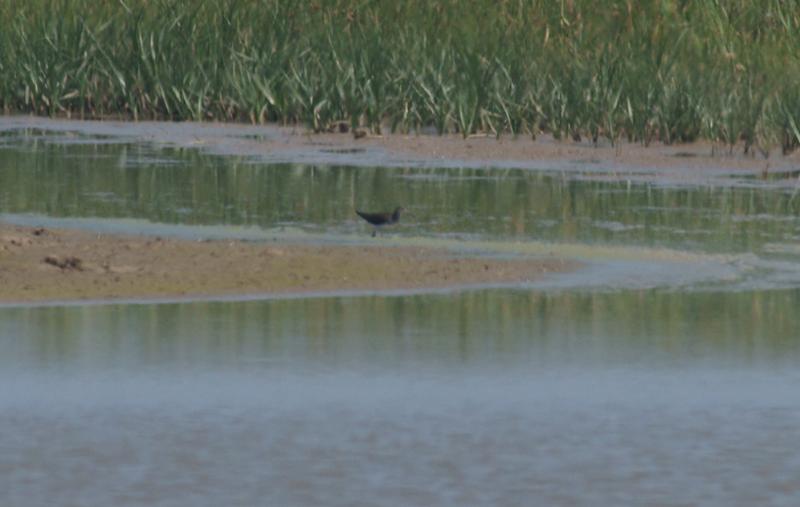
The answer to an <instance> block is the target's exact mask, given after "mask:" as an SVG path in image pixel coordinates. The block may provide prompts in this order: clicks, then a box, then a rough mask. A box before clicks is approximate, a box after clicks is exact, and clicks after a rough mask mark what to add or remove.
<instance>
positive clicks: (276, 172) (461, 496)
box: [0, 131, 800, 506]
mask: <svg viewBox="0 0 800 507" xmlns="http://www.w3.org/2000/svg"><path fill="white" fill-rule="evenodd" d="M390 202H391V203H395V202H397V203H402V204H405V205H406V206H407V207H409V208H410V209H411V210H412V211H413V212H414V216H413V217H410V218H409V219H408V220H407V221H406V224H405V225H404V227H401V228H399V229H398V230H397V231H396V232H395V233H394V234H396V237H400V238H404V237H408V238H419V237H425V238H434V239H441V240H443V241H478V240H479V241H484V242H487V241H488V242H497V243H498V244H504V245H505V244H515V245H516V244H517V243H523V244H525V242H529V241H533V240H534V238H535V239H536V240H542V239H544V240H547V241H552V242H554V243H555V244H556V245H559V244H561V245H565V248H566V245H576V244H577V245H583V246H584V247H585V248H586V249H588V250H586V251H589V252H591V251H592V249H593V248H597V249H600V248H606V247H608V246H609V245H611V246H613V247H615V248H622V247H624V248H628V249H636V248H639V247H647V248H648V249H650V250H645V252H651V253H652V252H654V253H655V254H658V253H659V252H662V251H669V252H687V253H690V254H691V255H696V256H706V255H708V256H712V257H709V258H713V259H716V260H715V262H718V263H719V264H720V265H724V266H725V267H726V268H729V269H728V270H727V271H725V273H727V274H726V275H724V276H722V275H720V277H721V278H725V277H728V278H731V279H733V280H734V281H730V280H727V279H726V280H727V281H726V280H716V281H712V282H709V281H708V279H707V278H704V277H702V276H690V277H688V278H686V281H685V283H683V284H681V285H680V286H679V287H676V286H673V285H670V284H669V283H667V281H668V280H669V279H670V278H674V277H680V276H682V274H681V273H680V272H679V271H680V270H681V269H682V268H680V267H676V265H675V264H663V265H660V264H654V266H656V268H658V266H661V268H662V271H665V270H666V271H665V272H658V269H654V270H653V271H652V272H644V273H641V274H640V275H641V276H643V277H646V278H650V279H651V281H652V283H650V284H647V285H646V288H643V285H642V284H640V283H638V282H637V283H633V282H630V281H629V280H628V279H627V278H626V277H628V276H630V275H631V273H630V272H628V273H624V274H623V275H621V276H620V278H622V279H621V280H617V282H618V283H617V284H616V285H613V284H611V285H610V284H607V283H604V284H599V285H598V284H592V283H586V286H585V287H581V286H580V284H579V283H575V282H574V280H573V283H571V284H568V285H566V286H564V287H567V288H564V287H562V288H557V286H554V287H551V288H550V289H548V290H543V289H516V290H477V291H470V292H464V293H456V294H427V295H407V296H394V297H389V296H380V295H372V296H361V297H317V298H309V299H294V300H267V301H250V302H198V303H191V304H158V305H106V306H55V307H39V308H26V307H14V308H11V307H7V308H0V384H2V385H3V389H0V450H2V452H0V504H1V505H9V506H38V505H48V506H49V505H165V506H172V505H192V506H194V505H209V506H215V505H290V506H292V505H342V506H345V505H348V506H349V505H380V506H383V505H385V506H408V505H420V506H423V505H424V506H429V505H453V506H462V505H511V506H513V505H520V506H523V505H726V506H727V505H787V506H788V505H797V504H798V502H800V453H798V452H797V451H796V448H797V442H798V441H799V440H800V396H798V395H797V392H798V390H800V368H798V366H800V316H798V315H800V314H799V313H798V312H797V308H798V307H800V282H798V281H797V280H800V278H793V276H794V275H796V274H797V264H798V262H797V261H798V255H800V249H798V247H797V244H798V242H799V240H800V219H798V206H800V203H798V200H797V199H795V198H794V194H793V192H792V191H791V189H789V190H787V189H785V188H769V187H764V188H759V187H757V186H754V187H748V186H738V187H728V188H721V187H708V188H679V187H674V186H673V187H663V186H657V185H628V184H627V183H626V182H618V181H610V182H598V181H585V180H583V179H580V178H571V177H567V176H564V175H561V174H559V173H541V172H530V171H528V172H526V171H503V172H500V173H498V172H493V171H486V170H455V169H449V170H421V169H377V168H376V169H369V168H351V167H307V166H264V165H260V164H259V163H258V161H257V160H252V159H235V158H231V157H213V156H207V155H203V154H202V153H201V152H199V151H196V150H176V149H170V150H161V149H157V148H155V147H153V146H149V145H139V144H131V143H126V142H121V141H119V140H117V139H114V138H108V139H103V138H91V139H86V138H83V137H81V136H76V135H73V134H69V133H49V134H45V133H38V132H31V131H28V132H19V131H17V132H12V133H7V134H5V135H4V136H2V137H0V211H1V212H2V213H4V214H5V215H4V217H5V218H6V219H12V220H29V221H30V220H33V221H35V220H45V219H53V218H68V219H74V218H91V219H92V220H91V221H89V222H86V223H87V224H88V225H87V227H98V224H106V225H105V226H106V227H112V228H113V227H115V226H117V225H118V226H120V227H122V226H123V225H122V224H123V223H122V222H115V221H113V220H114V219H120V218H139V219H144V220H148V221H152V222H157V223H161V224H178V225H187V224H188V225H214V226H219V227H222V228H223V229H224V228H227V227H231V228H232V227H234V226H241V225H253V226H258V227H260V228H263V229H267V230H275V229H280V228H281V227H284V228H287V229H293V230H294V229H299V230H301V231H305V232H306V233H308V234H309V235H311V236H309V237H314V236H313V235H314V234H319V235H322V234H324V235H327V236H326V237H348V238H349V237H351V236H353V235H361V234H364V233H366V229H365V228H364V227H363V226H362V225H361V224H359V223H358V222H357V221H356V220H355V219H354V217H353V216H352V208H353V207H354V206H358V207H365V208H373V207H378V206H382V205H383V204H384V203H390ZM115 224H117V225H115ZM366 239H369V238H366ZM571 248H573V247H571ZM620 251H622V250H620ZM627 251H628V250H626V252H627ZM647 255H649V254H643V256H645V257H646V256H647ZM628 264H630V263H628ZM686 266H687V267H686V268H685V269H684V270H690V269H692V268H691V267H690V266H689V264H688V263H687V264H686ZM607 273H608V272H607ZM578 276H584V275H583V274H580V275H578ZM587 282H588V281H587ZM734 282H735V283H734ZM0 290H2V289H0Z"/></svg>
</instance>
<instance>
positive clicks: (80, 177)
mask: <svg viewBox="0 0 800 507" xmlns="http://www.w3.org/2000/svg"><path fill="white" fill-rule="evenodd" d="M6 136H7V137H8V134H7V135H6ZM14 139H15V142H14V144H11V145H7V146H0V212H6V213H41V214H47V215H51V216H71V217H106V218H121V217H125V218H144V219H148V220H152V221H156V222H167V223H182V224H236V225H243V224H244V225H258V226H261V227H267V228H270V227H275V226H280V225H294V226H301V227H303V228H306V229H309V230H315V231H320V230H322V231H331V232H354V231H360V230H363V225H362V224H360V223H359V222H358V220H357V219H356V217H355V215H354V213H353V209H354V208H356V207H359V208H365V209H382V208H391V207H393V206H394V205H396V204H403V205H405V206H406V207H408V208H410V209H411V210H412V211H413V215H412V216H408V217H406V218H405V219H404V220H403V222H404V223H405V226H404V227H405V229H404V228H403V227H401V228H400V230H401V232H402V231H405V232H406V233H408V232H413V233H414V234H421V235H441V236H453V235H456V236H465V235H467V236H479V237H484V238H498V237H502V238H522V239H525V238H530V237H535V238H538V239H542V240H554V241H585V242H595V243H604V242H618V243H620V242H621V243H632V244H641V245H648V246H671V247H674V246H675V245H676V244H677V245H681V246H682V247H683V248H689V249H702V250H706V251H737V252H741V251H760V250H761V247H762V245H763V244H764V243H767V242H768V241H773V242H781V243H783V242H792V241H796V240H797V239H798V238H800V219H799V218H798V213H800V199H796V198H795V195H794V193H793V192H792V191H791V190H787V189H758V188H724V187H708V188H696V187H693V188H678V187H658V186H654V185H645V184H642V185H630V184H628V183H627V182H624V181H610V182H599V181H587V180H580V179H569V178H566V177H565V176H564V175H562V174H546V173H541V172H534V171H525V170H505V169H504V170H498V169H490V170H484V169H439V170H431V169H419V168H416V169H412V168H398V169H393V168H364V167H361V168H356V167H318V166H298V165H261V164H256V163H253V161H252V160H249V159H246V158H239V159H237V158H236V157H221V156H210V155H204V154H203V153H202V152H200V151H198V150H194V149H156V148H154V147H152V146H147V145H139V144H125V143H116V144H113V143H110V142H106V143H105V144H102V143H97V144H90V143H75V142H70V143H67V144H64V142H63V140H61V139H60V138H59V137H58V136H55V138H53V137H48V136H44V135H38V136H37V135H33V136H22V137H19V136H18V137H16V138H14Z"/></svg>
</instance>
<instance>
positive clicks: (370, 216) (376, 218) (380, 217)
mask: <svg viewBox="0 0 800 507" xmlns="http://www.w3.org/2000/svg"><path fill="white" fill-rule="evenodd" d="M405 210H406V209H405V208H403V207H402V206H398V207H396V208H395V209H394V211H385V212H382V213H367V212H365V211H359V210H356V214H357V215H358V216H360V217H361V218H363V219H364V220H366V221H367V222H369V223H371V224H372V225H374V226H375V230H373V231H372V237H373V238H374V237H375V236H376V235H377V234H378V228H379V227H381V226H384V225H392V224H396V223H397V222H398V221H399V220H400V213H401V212H402V211H405Z"/></svg>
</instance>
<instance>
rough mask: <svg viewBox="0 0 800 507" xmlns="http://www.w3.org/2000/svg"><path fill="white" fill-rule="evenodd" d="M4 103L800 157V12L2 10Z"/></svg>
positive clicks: (771, 3) (16, 6)
mask: <svg viewBox="0 0 800 507" xmlns="http://www.w3.org/2000/svg"><path fill="white" fill-rule="evenodd" d="M0 23H2V26H3V27H4V28H3V30H0V107H2V109H3V110H4V111H5V112H6V113H32V114H41V115H52V116H62V115H69V116H74V117H83V118H87V117H89V118H93V117H109V116H114V117H128V118H134V119H169V120H196V121H203V120H217V121H243V122H253V123H264V122H280V123H290V124H291V123H302V124H304V125H306V126H308V127H309V128H310V129H313V130H315V131H322V130H326V129H328V128H329V127H330V126H331V125H332V124H334V123H336V122H341V121H343V122H347V123H349V124H350V125H351V126H352V127H356V126H363V127H367V128H369V129H371V130H372V131H373V132H376V133H378V132H382V131H383V130H391V131H401V132H409V131H418V130H420V129H431V128H432V129H435V130H436V131H438V132H440V133H459V134H461V135H463V136H465V137H466V136H469V135H472V134H477V133H480V134H491V135H496V136H501V135H514V136H516V135H525V136H531V137H534V138H535V137H536V135H537V134H538V133H540V132H549V133H551V134H552V135H554V136H555V137H556V138H566V139H570V138H572V139H588V140H591V141H593V142H596V143H597V142H601V141H603V142H610V143H612V144H614V143H616V142H618V141H619V140H621V139H626V140H628V141H631V142H639V143H642V144H645V145H647V144H649V143H651V142H653V141H661V142H665V143H676V142H691V141H695V140H698V139H705V140H708V141H711V142H713V143H715V144H716V145H718V146H720V147H726V148H727V149H733V148H734V147H743V149H744V150H745V151H746V152H748V153H757V152H760V153H761V154H764V155H766V154H768V153H770V150H771V149H773V148H774V147H780V148H781V149H782V150H783V152H789V151H792V150H793V149H795V148H796V147H797V146H798V145H800V89H799V88H800V30H798V29H800V2H798V1H796V0H762V1H760V2H751V1H747V0H703V1H697V2H686V1H678V0H658V1H641V2H633V1H630V0H625V1H623V0H612V1H609V2H605V3H603V4H602V5H601V4H598V3H596V2H593V1H589V0H562V1H547V0H528V1H523V0H514V1H512V0H497V1H489V0H408V1H405V2H388V1H382V0H317V1H295V0H214V1H212V0H118V1H116V2H114V1H108V2H94V1H90V0H7V1H5V2H2V3H0Z"/></svg>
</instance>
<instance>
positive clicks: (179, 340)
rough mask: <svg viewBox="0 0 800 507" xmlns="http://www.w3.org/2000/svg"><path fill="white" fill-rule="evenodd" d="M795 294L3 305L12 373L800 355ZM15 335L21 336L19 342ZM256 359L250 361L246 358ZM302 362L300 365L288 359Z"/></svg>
mask: <svg viewBox="0 0 800 507" xmlns="http://www.w3.org/2000/svg"><path fill="white" fill-rule="evenodd" d="M799 305H800V291H798V290H785V291H762V292H756V293H750V292H696V293H681V292H677V291H658V290H648V291H623V292H597V293H579V292H572V291H568V292H561V293H541V292H536V291H534V292H529V291H507V290H503V291H501V290H484V291H472V292H465V293H461V294H449V295H419V296H403V297H378V296H374V297H359V298H315V299H291V300H273V301H253V302H246V303H214V302H210V303H209V302H204V303H191V304H162V305H134V306H126V305H118V306H113V305H112V306H100V307H96V306H87V307H42V308H24V307H21V308H6V309H0V316H2V318H1V319H0V336H2V337H3V341H2V347H3V348H2V352H3V353H2V355H0V365H2V366H3V368H4V369H13V368H15V367H20V368H23V369H25V368H28V367H34V368H43V369H49V368H53V367H57V368H60V369H64V368H67V369H70V368H73V367H74V368H76V369H77V370H83V369H86V368H90V369H91V368H94V367H99V368H103V369H106V368H123V369H126V370H127V369H134V370H135V369H138V368H140V367H148V366H150V363H151V362H153V361H155V362H156V363H158V362H160V361H165V362H167V363H175V364H180V365H184V366H187V367H203V368H212V369H213V368H217V367H219V368H222V369H226V368H230V367H234V366H235V367H247V368H251V367H256V368H261V367H262V366H260V363H259V361H262V360H263V361H266V362H267V363H268V366H269V367H274V366H275V365H277V364H278V363H281V364H292V365H294V363H293V361H298V363H297V365H296V366H301V367H304V368H305V367H311V369H312V370H313V369H314V368H315V367H316V366H320V367H327V366H331V367H338V366H342V365H346V366H347V367H348V368H356V369H358V368H366V369H368V370H369V369H372V368H378V369H386V368H388V369H397V368H399V369H401V370H406V369H407V368H412V369H413V368H424V367H429V366H431V367H436V368H438V367H445V366H458V367H464V366H468V367H483V366H484V365H486V366H487V367H488V368H490V369H492V368H498V367H502V368H523V369H528V368H531V367H536V368H549V367H556V368H560V367H564V366H566V365H575V366H583V365H585V366H590V367H595V366H598V365H607V366H615V365H616V366H618V365H623V366H643V367H646V366H650V365H651V364H652V365H653V366H663V365H664V364H673V363H674V364H683V363H690V364H694V363H696V362H698V361H701V362H711V363H715V364H718V365H727V364H732V365H737V366H752V365H758V364H762V363H764V364H770V365H774V364H777V363H781V362H786V363H787V364H794V362H795V361H796V360H797V359H798V357H800V356H798V353H800V334H798V333H797V332H796V331H797V329H800V316H798V314H797V312H796V311H794V310H795V309H796V308H797V307H798V306H799ZM20 337H24V339H23V338H20ZM251 363H252V364H251ZM292 367H295V366H292Z"/></svg>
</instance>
